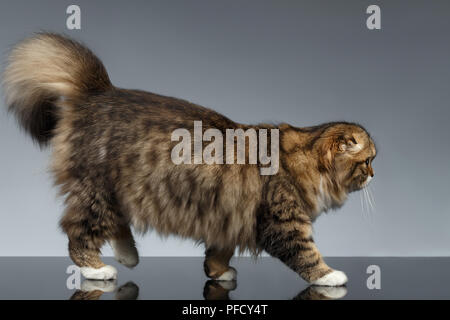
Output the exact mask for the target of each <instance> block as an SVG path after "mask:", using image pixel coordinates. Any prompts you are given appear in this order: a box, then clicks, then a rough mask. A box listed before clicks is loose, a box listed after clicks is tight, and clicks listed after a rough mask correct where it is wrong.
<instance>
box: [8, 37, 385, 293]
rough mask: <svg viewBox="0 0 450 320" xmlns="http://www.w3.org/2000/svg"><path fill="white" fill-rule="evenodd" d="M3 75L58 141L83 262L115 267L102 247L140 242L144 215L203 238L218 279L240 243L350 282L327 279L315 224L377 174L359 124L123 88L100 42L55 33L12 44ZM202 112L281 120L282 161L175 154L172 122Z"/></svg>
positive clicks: (187, 123)
mask: <svg viewBox="0 0 450 320" xmlns="http://www.w3.org/2000/svg"><path fill="white" fill-rule="evenodd" d="M3 86H4V93H5V97H6V104H7V105H8V107H9V109H10V110H11V111H12V112H13V113H15V114H16V116H17V117H18V119H19V121H20V123H21V125H22V126H23V127H24V128H25V129H26V130H27V131H28V132H29V133H30V134H31V136H32V137H33V138H34V139H35V140H36V141H37V142H39V143H40V144H41V145H46V144H48V143H50V144H51V146H52V149H53V156H52V166H51V167H52V171H53V174H54V177H55V183H56V184H57V185H59V186H60V190H61V194H64V195H66V211H65V213H64V215H63V217H62V219H61V227H62V229H63V230H64V231H65V232H66V233H67V235H68V238H69V252H70V255H71V257H72V259H73V260H74V261H75V262H76V263H77V264H78V265H79V266H81V267H90V268H95V269H100V268H104V267H105V265H104V264H103V263H102V262H101V260H100V258H99V252H100V248H101V247H102V245H103V244H104V243H105V242H106V241H110V242H112V243H121V244H127V243H128V244H130V248H129V250H128V252H132V251H133V250H135V249H134V241H133V239H132V234H131V232H130V228H129V225H133V226H134V228H135V229H137V230H139V231H143V232H144V231H146V230H148V229H154V230H156V231H157V232H159V233H160V234H162V235H170V234H175V235H178V236H181V237H184V238H191V239H194V240H196V241H199V242H203V243H204V244H205V246H206V248H207V252H206V260H205V271H206V273H207V275H208V276H210V277H212V278H215V279H219V278H220V277H221V276H222V275H224V274H225V273H226V274H227V275H228V274H230V273H232V272H233V271H232V270H233V269H231V268H230V267H229V266H228V263H229V260H230V258H231V256H232V255H233V252H234V249H235V248H236V247H237V248H239V250H240V251H244V250H249V251H250V252H252V253H254V254H257V253H259V252H260V251H261V250H266V251H267V252H269V253H270V254H272V255H273V256H275V257H277V258H279V259H281V260H282V261H283V262H285V263H286V264H287V265H288V266H289V267H291V268H292V269H293V270H294V271H296V272H298V273H299V274H300V275H301V276H302V277H303V278H304V279H305V280H307V281H309V282H315V283H320V284H325V285H327V284H330V285H336V284H338V285H339V284H342V283H336V281H335V280H336V279H335V278H336V277H331V276H329V277H328V278H333V281H334V282H333V281H331V282H329V283H327V282H326V281H325V280H323V279H327V278H323V277H325V276H326V275H328V274H331V273H332V272H333V270H332V269H331V268H329V267H328V266H327V265H326V264H325V262H324V261H323V259H322V258H321V255H320V253H319V251H318V250H317V248H316V246H315V244H314V241H313V239H312V236H311V233H312V231H311V230H312V229H311V224H312V222H313V221H314V219H315V218H316V217H317V216H318V215H319V214H320V213H321V212H322V211H326V210H328V209H332V208H338V207H340V206H341V205H342V204H343V203H344V201H345V200H346V198H347V195H348V194H349V193H350V192H352V191H355V190H359V189H361V188H362V187H363V186H364V185H365V184H366V182H367V181H368V179H369V178H370V177H372V176H373V169H372V167H371V162H372V160H373V158H374V157H375V154H376V150H375V146H374V143H373V141H372V139H371V138H370V136H369V134H368V133H367V131H366V130H365V129H364V128H362V127H361V126H360V125H357V124H353V123H345V122H337V123H327V124H323V125H319V126H314V127H308V128H296V127H293V126H290V125H288V124H281V125H279V126H272V125H265V124H261V125H243V124H239V123H236V122H234V121H232V120H230V119H228V118H226V117H224V116H222V115H220V114H218V113H216V112H214V111H212V110H210V109H207V108H204V107H201V106H198V105H195V104H192V103H190V102H187V101H184V100H180V99H176V98H171V97H165V96H161V95H157V94H153V93H148V92H144V91H138V90H125V89H120V88H116V87H114V86H113V85H112V84H111V82H110V80H109V77H108V75H107V73H106V70H105V68H104V66H103V64H102V63H101V61H100V60H99V59H98V58H97V57H96V56H95V55H94V54H93V53H92V52H91V51H90V50H89V49H87V48H86V47H84V46H83V45H81V44H79V43H78V42H75V41H73V40H71V39H68V38H66V37H64V36H61V35H56V34H49V33H41V34H37V35H35V36H34V37H32V38H30V39H27V40H25V41H23V42H22V43H20V44H19V45H18V46H16V47H15V48H14V49H13V51H12V52H11V55H10V59H9V63H8V66H7V68H6V70H5V73H4V78H3ZM194 121H202V123H203V130H207V129H208V128H216V129H219V130H221V131H222V132H225V130H226V129H237V128H242V129H244V130H245V129H248V128H255V129H261V128H267V129H269V128H275V127H276V128H278V129H279V130H280V169H279V172H278V173H277V174H276V175H274V176H261V175H260V174H259V168H258V167H259V165H250V164H247V165H238V164H234V165H206V164H204V165H187V164H182V165H175V164H173V162H172V161H171V157H170V154H171V150H172V148H173V146H174V145H175V144H176V143H175V142H171V139H170V137H171V133H172V132H173V131H174V130H175V129H177V128H186V129H189V130H191V131H192V128H193V122H194ZM131 247H133V248H131ZM120 251H121V252H122V253H123V252H127V249H126V248H123V246H121V247H120ZM118 255H119V256H120V255H121V253H120V252H119V253H118ZM136 261H137V260H136ZM132 264H133V263H132ZM227 272H228V273H227ZM106 276H107V275H105V277H106ZM99 277H101V276H99V275H98V274H96V278H99ZM321 278H323V279H322V280H323V281H319V279H321ZM344 278H345V275H344V276H343V277H340V278H339V279H341V280H342V279H344ZM345 279H346V278H345ZM337 282H339V281H337ZM340 282H342V281H340Z"/></svg>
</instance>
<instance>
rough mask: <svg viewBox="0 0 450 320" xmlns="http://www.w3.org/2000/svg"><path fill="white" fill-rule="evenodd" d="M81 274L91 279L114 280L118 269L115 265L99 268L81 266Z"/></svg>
mask: <svg viewBox="0 0 450 320" xmlns="http://www.w3.org/2000/svg"><path fill="white" fill-rule="evenodd" d="M80 271H81V274H82V275H83V277H85V278H86V279H89V280H113V279H117V270H116V268H114V267H113V266H104V267H101V268H98V269H95V268H91V267H81V268H80Z"/></svg>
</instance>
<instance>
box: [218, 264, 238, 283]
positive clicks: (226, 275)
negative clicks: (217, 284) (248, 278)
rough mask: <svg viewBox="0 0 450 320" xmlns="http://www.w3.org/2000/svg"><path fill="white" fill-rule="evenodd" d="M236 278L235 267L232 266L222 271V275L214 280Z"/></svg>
mask: <svg viewBox="0 0 450 320" xmlns="http://www.w3.org/2000/svg"><path fill="white" fill-rule="evenodd" d="M236 278H237V271H236V269H235V268H233V267H230V268H229V269H228V270H227V271H225V272H224V273H222V275H221V276H220V277H218V278H217V279H215V280H217V281H232V280H236Z"/></svg>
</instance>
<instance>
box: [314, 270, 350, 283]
mask: <svg viewBox="0 0 450 320" xmlns="http://www.w3.org/2000/svg"><path fill="white" fill-rule="evenodd" d="M347 280H348V279H347V276H346V275H345V273H343V272H342V271H337V270H333V271H331V272H330V273H328V274H326V275H324V276H323V277H322V278H319V279H317V280H315V281H313V282H311V283H312V284H315V285H318V286H330V287H337V286H342V285H344V284H346V283H347Z"/></svg>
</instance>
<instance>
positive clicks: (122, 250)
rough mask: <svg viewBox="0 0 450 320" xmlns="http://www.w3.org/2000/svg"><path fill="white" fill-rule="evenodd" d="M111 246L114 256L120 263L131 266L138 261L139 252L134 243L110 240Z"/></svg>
mask: <svg viewBox="0 0 450 320" xmlns="http://www.w3.org/2000/svg"><path fill="white" fill-rule="evenodd" d="M111 247H112V248H113V250H114V258H115V259H116V260H117V262H119V263H120V264H123V265H124V266H126V267H128V268H133V267H135V266H136V265H137V264H138V263H139V254H138V251H137V249H136V247H135V246H134V243H131V242H130V241H127V240H117V241H111Z"/></svg>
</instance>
